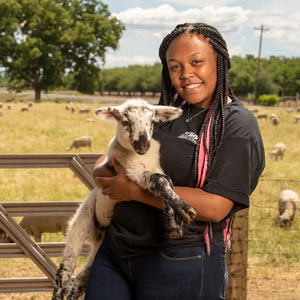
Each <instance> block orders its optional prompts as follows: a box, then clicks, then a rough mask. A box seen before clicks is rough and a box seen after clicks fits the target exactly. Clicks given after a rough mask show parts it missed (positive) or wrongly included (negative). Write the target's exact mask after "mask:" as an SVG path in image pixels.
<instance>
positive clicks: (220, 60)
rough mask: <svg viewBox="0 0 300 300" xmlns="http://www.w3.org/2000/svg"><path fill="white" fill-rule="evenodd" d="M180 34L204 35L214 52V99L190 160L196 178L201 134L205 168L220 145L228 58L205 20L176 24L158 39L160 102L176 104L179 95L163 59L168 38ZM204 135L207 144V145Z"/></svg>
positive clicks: (219, 37)
mask: <svg viewBox="0 0 300 300" xmlns="http://www.w3.org/2000/svg"><path fill="white" fill-rule="evenodd" d="M182 34H198V35H201V36H203V37H204V38H206V39H208V41H209V43H210V45H211V46H212V48H213V49H214V51H215V52H216V54H217V84H216V91H215V93H216V94H215V100H214V101H213V103H212V104H211V107H210V110H209V112H208V113H207V117H206V118H205V120H204V123H203V126H202V127H201V130H200V132H199V138H198V142H197V146H196V150H195V151H196V152H195V164H194V179H195V181H196V180H197V177H198V176H199V174H198V164H199V161H198V160H199V158H198V154H199V148H200V143H201V137H202V136H203V138H204V145H205V147H206V152H207V154H208V162H207V170H208V172H209V171H211V170H212V166H213V164H214V162H215V158H216V152H217V150H218V148H219V146H220V145H221V142H222V139H223V136H224V128H225V116H224V115H225V107H226V103H227V96H228V95H232V91H231V88H230V86H229V83H228V70H229V69H230V58H229V54H228V50H227V46H226V42H225V40H224V39H223V37H222V35H221V34H220V32H219V31H218V30H217V29H216V28H214V27H212V26H210V25H207V24H205V23H185V24H179V25H177V26H176V27H175V29H174V30H173V31H172V32H171V33H169V34H168V35H167V36H166V37H165V38H164V39H163V41H162V43H161V45H160V48H159V57H160V59H161V62H162V91H161V96H160V100H159V104H160V105H179V104H180V103H181V102H182V101H183V99H182V98H181V97H180V96H179V95H177V93H176V90H175V88H174V87H173V85H172V82H171V79H170V76H169V70H168V65H167V61H166V51H167V49H168V47H169V45H170V44H171V42H172V41H173V40H174V39H175V38H176V37H178V36H179V35H182ZM207 139H209V146H208V149H207Z"/></svg>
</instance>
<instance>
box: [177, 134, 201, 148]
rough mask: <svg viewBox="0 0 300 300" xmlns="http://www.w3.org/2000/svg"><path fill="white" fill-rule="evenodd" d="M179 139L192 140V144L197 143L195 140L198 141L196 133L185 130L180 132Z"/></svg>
mask: <svg viewBox="0 0 300 300" xmlns="http://www.w3.org/2000/svg"><path fill="white" fill-rule="evenodd" d="M179 138H180V139H184V140H188V141H190V142H192V143H193V144H195V145H197V141H198V135H197V134H195V133H194V132H190V131H189V132H188V131H187V132H185V133H183V134H181V135H180V136H179Z"/></svg>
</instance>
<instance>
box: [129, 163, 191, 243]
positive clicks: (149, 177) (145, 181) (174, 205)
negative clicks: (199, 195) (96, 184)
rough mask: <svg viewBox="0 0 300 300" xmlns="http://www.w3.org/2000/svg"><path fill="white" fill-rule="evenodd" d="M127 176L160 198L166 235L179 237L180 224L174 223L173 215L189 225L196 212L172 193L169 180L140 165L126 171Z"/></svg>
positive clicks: (171, 185) (180, 231)
mask: <svg viewBox="0 0 300 300" xmlns="http://www.w3.org/2000/svg"><path fill="white" fill-rule="evenodd" d="M127 176H128V178H129V179H131V180H133V181H134V182H136V183H137V184H138V185H140V186H141V187H142V188H144V189H147V190H149V191H150V192H151V193H153V194H154V195H155V196H158V197H160V198H162V200H163V205H164V215H165V219H166V230H167V232H168V235H169V237H170V238H179V237H181V236H182V230H181V228H180V225H181V224H178V222H176V221H177V220H176V217H175V214H177V216H179V218H180V219H181V220H183V221H184V222H185V223H189V222H191V220H192V219H194V218H195V217H196V211H195V210H194V208H192V207H191V206H190V205H188V204H187V203H186V202H185V201H184V200H183V199H181V198H180V197H179V196H178V195H177V194H176V193H175V192H174V189H173V184H172V181H171V179H170V178H169V177H168V176H167V175H165V174H162V173H151V172H149V171H146V170H145V168H144V167H143V166H142V165H137V166H135V168H129V169H127Z"/></svg>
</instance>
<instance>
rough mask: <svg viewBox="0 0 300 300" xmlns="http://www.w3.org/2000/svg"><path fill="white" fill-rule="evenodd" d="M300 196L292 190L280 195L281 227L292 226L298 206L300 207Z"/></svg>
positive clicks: (284, 191) (279, 218) (279, 219)
mask: <svg viewBox="0 0 300 300" xmlns="http://www.w3.org/2000/svg"><path fill="white" fill-rule="evenodd" d="M299 201H300V200H299V196H298V194H297V193H296V192H294V191H292V190H283V191H282V192H281V193H280V194H279V199H278V204H279V217H278V221H279V224H280V225H281V226H288V227H289V226H291V224H292V222H293V220H294V217H295V214H296V210H297V206H298V205H299Z"/></svg>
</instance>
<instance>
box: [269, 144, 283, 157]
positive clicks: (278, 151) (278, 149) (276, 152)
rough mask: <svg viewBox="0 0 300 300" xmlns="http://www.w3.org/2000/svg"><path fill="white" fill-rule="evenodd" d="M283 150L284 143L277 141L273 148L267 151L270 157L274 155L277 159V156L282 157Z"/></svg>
mask: <svg viewBox="0 0 300 300" xmlns="http://www.w3.org/2000/svg"><path fill="white" fill-rule="evenodd" d="M285 150H286V145H285V144H284V143H277V144H276V145H275V146H274V149H273V150H272V151H270V152H269V154H270V157H271V158H273V157H275V160H278V157H280V158H281V159H283V156H284V153H285Z"/></svg>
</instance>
